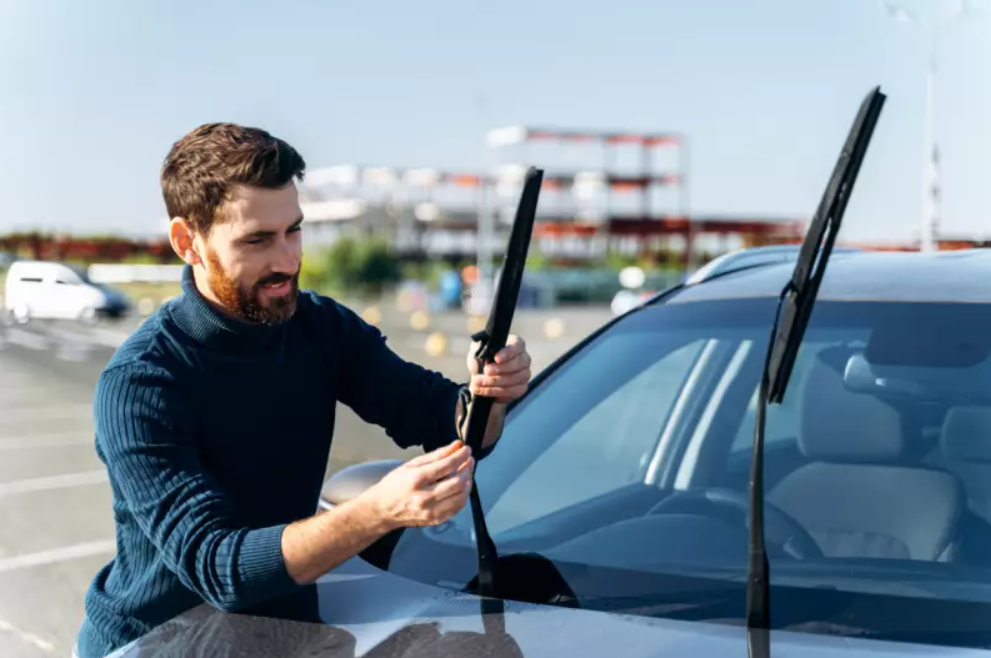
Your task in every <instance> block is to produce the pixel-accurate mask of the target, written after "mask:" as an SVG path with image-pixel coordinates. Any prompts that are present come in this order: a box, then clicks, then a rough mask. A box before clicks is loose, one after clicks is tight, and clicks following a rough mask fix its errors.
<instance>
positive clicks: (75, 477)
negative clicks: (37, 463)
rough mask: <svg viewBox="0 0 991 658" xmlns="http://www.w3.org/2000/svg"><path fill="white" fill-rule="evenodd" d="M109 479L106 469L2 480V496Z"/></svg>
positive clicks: (95, 482) (0, 490)
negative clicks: (27, 478)
mask: <svg viewBox="0 0 991 658" xmlns="http://www.w3.org/2000/svg"><path fill="white" fill-rule="evenodd" d="M108 481H109V478H108V477H107V472H106V471H86V472H84V473H68V474H66V475H52V476H49V477H43V478H31V479H29V480H14V481H13V482H0V496H13V495H16V494H23V493H31V492H35V491H50V490H51V489H68V488H69V487H82V486H86V485H91V484H102V483H104V482H108Z"/></svg>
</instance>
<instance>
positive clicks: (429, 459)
mask: <svg viewBox="0 0 991 658" xmlns="http://www.w3.org/2000/svg"><path fill="white" fill-rule="evenodd" d="M463 447H464V444H463V443H462V442H461V441H452V442H451V443H448V444H447V445H446V446H444V447H442V448H437V449H436V450H431V451H430V452H428V453H426V454H423V455H419V456H417V457H414V458H413V459H411V460H409V461H408V462H406V466H409V467H411V468H417V467H420V466H425V465H426V464H431V463H433V462H436V461H439V460H441V459H444V458H445V457H448V456H450V455H453V454H454V453H456V452H457V451H458V450H460V449H461V448H463Z"/></svg>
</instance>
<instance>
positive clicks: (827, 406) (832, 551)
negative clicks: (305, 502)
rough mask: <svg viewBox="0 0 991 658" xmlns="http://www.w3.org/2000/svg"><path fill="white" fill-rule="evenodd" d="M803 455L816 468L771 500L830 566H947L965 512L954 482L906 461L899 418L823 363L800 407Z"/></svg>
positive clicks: (799, 473) (791, 479)
mask: <svg viewBox="0 0 991 658" xmlns="http://www.w3.org/2000/svg"><path fill="white" fill-rule="evenodd" d="M800 407H801V418H800V421H799V422H800V424H799V435H798V444H799V449H800V450H801V452H802V454H803V455H804V456H805V458H806V459H808V460H809V463H807V464H805V465H803V466H800V467H799V468H797V469H796V470H794V471H792V472H791V473H790V474H788V475H786V476H785V477H784V478H783V479H782V480H781V482H780V483H779V484H778V485H777V486H775V487H774V489H773V490H772V491H770V492H769V493H768V496H767V499H768V501H769V502H771V503H773V504H774V505H776V506H778V507H779V508H780V509H781V510H783V511H784V512H786V513H788V514H790V515H791V516H792V517H793V518H794V519H795V520H796V521H798V522H799V523H800V524H801V525H803V526H804V527H805V528H806V530H808V531H809V533H810V534H811V535H812V537H813V538H814V539H815V540H816V542H817V543H818V544H819V547H820V549H821V550H822V552H823V554H824V555H825V556H826V557H836V558H840V557H844V558H896V559H912V560H929V561H933V560H935V561H947V560H952V559H953V558H954V554H955V551H956V549H957V543H956V537H957V530H958V523H959V519H960V517H961V514H962V512H963V511H964V509H965V503H964V494H963V485H962V484H961V482H960V480H959V479H958V478H956V477H955V476H954V475H952V474H950V473H946V472H942V471H938V470H934V469H928V468H925V467H923V466H921V465H919V464H918V463H917V462H913V461H912V460H911V459H909V457H908V454H909V453H910V450H909V446H908V442H907V441H906V438H905V436H904V433H903V431H902V424H901V418H900V417H899V414H898V412H897V411H895V409H893V408H892V407H891V406H889V405H887V404H885V403H884V402H883V401H882V400H880V399H878V398H876V397H874V396H871V395H867V394H863V393H854V392H851V391H849V390H848V389H847V388H846V387H845V386H844V382H843V375H842V371H841V370H840V369H839V368H838V367H837V365H836V364H833V365H830V364H829V363H827V362H826V361H825V360H823V359H816V360H815V361H814V363H813V365H812V366H811V368H810V371H809V373H808V378H807V380H806V385H805V387H804V389H803V391H802V399H801V403H800Z"/></svg>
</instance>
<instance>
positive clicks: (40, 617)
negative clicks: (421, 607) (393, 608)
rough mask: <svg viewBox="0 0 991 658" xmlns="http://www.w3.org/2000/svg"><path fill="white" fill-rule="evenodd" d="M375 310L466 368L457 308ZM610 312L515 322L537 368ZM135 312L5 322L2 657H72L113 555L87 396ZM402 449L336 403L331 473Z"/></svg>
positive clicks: (532, 316) (406, 342) (407, 340)
mask: <svg viewBox="0 0 991 658" xmlns="http://www.w3.org/2000/svg"><path fill="white" fill-rule="evenodd" d="M357 310H361V311H363V312H365V311H367V310H368V309H364V308H363V309H357ZM373 311H377V316H376V321H377V322H378V324H379V325H380V327H381V328H382V330H383V331H384V332H385V333H386V335H387V336H388V337H389V339H390V340H389V343H390V344H391V345H392V347H393V349H395V350H396V351H397V352H398V353H400V354H401V355H402V356H404V357H405V358H407V359H410V360H415V361H417V362H419V363H421V364H423V365H424V366H426V367H428V368H432V369H435V370H438V371H441V372H443V373H445V374H446V375H448V376H450V377H452V378H457V379H462V378H464V375H465V360H464V359H465V354H466V352H467V349H468V345H469V341H468V336H469V335H470V333H471V327H470V326H469V324H470V323H469V322H468V321H467V320H466V318H465V317H464V316H463V315H461V314H460V313H448V314H441V315H439V316H436V317H429V318H426V320H427V321H426V324H424V322H423V321H424V318H423V317H421V316H417V317H416V318H412V317H411V315H410V314H409V313H403V312H401V311H398V310H395V309H373ZM371 315H376V314H375V313H371ZM608 317H609V313H608V310H607V309H592V310H588V309H577V310H574V311H561V312H549V311H540V312H521V313H519V314H518V315H517V319H516V322H514V332H518V333H519V334H520V335H522V336H524V337H525V338H526V339H527V342H528V344H529V345H530V349H531V352H532V353H533V355H534V359H535V363H534V369H535V370H539V369H540V368H543V367H544V366H546V365H547V364H548V363H549V362H550V361H552V360H553V359H554V358H556V356H558V355H559V354H561V353H563V352H564V351H565V350H567V348H568V347H570V346H571V345H572V344H574V342H575V341H577V340H578V339H579V338H580V337H581V336H583V335H585V334H586V333H587V332H588V331H591V330H592V329H593V328H594V326H596V325H597V324H600V323H601V322H604V321H605V320H607V319H608ZM139 321H140V320H133V321H124V322H122V323H117V324H110V325H99V326H96V327H81V326H79V325H75V324H59V323H41V322H37V323H30V324H28V325H25V326H18V327H12V328H2V327H0V656H2V657H3V658H35V657H42V656H53V655H57V656H67V655H69V652H70V650H71V648H72V643H73V641H74V639H75V633H76V629H77V628H78V625H79V623H80V622H81V620H82V616H83V597H84V594H85V591H86V588H87V586H88V585H89V582H90V580H91V579H92V577H93V575H94V574H95V573H96V571H97V570H98V569H99V568H100V567H101V566H103V565H104V564H105V563H106V562H107V560H108V559H110V558H111V557H112V556H113V554H114V550H115V549H114V541H113V538H114V529H113V515H112V511H111V496H110V488H109V485H108V483H107V478H106V472H105V470H104V468H103V465H102V464H101V462H100V461H99V459H98V458H97V457H96V454H95V451H94V449H93V419H92V413H91V401H92V392H93V386H94V384H95V382H96V380H97V378H98V376H99V374H100V371H101V369H102V368H103V366H104V365H105V364H106V362H107V359H109V357H110V356H111V355H112V354H113V350H114V348H115V346H116V345H117V344H119V343H120V341H121V340H123V338H124V337H126V336H127V334H128V333H129V331H131V330H133V328H134V327H135V326H136V325H137V322H139ZM412 325H415V326H416V328H414V327H413V326H412ZM438 336H439V337H440V338H438ZM438 345H440V346H441V347H443V348H444V349H442V350H438V349H437V348H438ZM397 456H398V457H401V458H403V457H410V456H412V453H410V452H404V451H400V450H399V449H397V448H396V447H395V446H393V445H392V444H391V442H390V441H389V439H388V437H386V435H385V433H384V432H383V431H382V430H381V429H380V428H377V427H373V426H368V425H366V424H365V423H363V422H362V421H360V420H359V419H358V418H357V417H356V416H355V415H354V414H353V413H351V412H350V410H348V409H346V408H341V409H340V410H339V414H338V421H337V427H336V431H335V437H334V444H333V448H332V451H331V461H330V463H329V464H328V472H331V471H333V470H336V469H338V468H340V467H341V466H343V465H346V464H349V463H354V462H356V461H361V460H365V459H372V458H384V457H397Z"/></svg>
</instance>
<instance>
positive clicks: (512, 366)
mask: <svg viewBox="0 0 991 658" xmlns="http://www.w3.org/2000/svg"><path fill="white" fill-rule="evenodd" d="M499 354H502V352H500V353H499ZM532 362H533V359H531V358H530V354H529V353H527V352H523V353H522V354H517V355H516V356H513V357H511V358H510V359H508V360H505V361H501V362H497V363H487V364H485V369H484V370H483V371H482V374H485V375H508V374H512V373H514V372H521V371H523V370H527V369H529V368H530V364H531V363H532Z"/></svg>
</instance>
